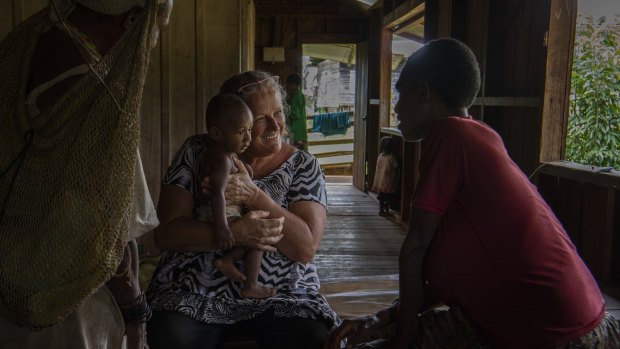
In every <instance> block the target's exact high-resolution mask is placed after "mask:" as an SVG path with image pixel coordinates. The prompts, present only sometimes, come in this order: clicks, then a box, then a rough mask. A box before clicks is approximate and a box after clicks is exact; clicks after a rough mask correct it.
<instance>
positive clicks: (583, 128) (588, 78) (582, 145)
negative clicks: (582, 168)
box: [566, 16, 620, 169]
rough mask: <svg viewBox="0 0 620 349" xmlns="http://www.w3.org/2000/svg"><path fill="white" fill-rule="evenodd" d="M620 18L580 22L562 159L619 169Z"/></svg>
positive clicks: (587, 19)
mask: <svg viewBox="0 0 620 349" xmlns="http://www.w3.org/2000/svg"><path fill="white" fill-rule="evenodd" d="M619 44H620V18H619V17H618V16H616V17H615V18H614V23H607V22H606V20H605V17H601V18H600V19H598V20H596V21H595V20H594V19H593V18H592V16H585V17H583V18H581V17H580V21H579V24H578V26H577V32H576V35H575V50H574V58H573V74H572V78H571V98H570V116H569V120H568V135H567V138H566V160H568V161H573V162H578V163H583V164H588V165H595V166H611V167H614V168H615V169H620V45H619Z"/></svg>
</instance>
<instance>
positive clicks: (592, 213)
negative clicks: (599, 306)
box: [538, 168, 620, 285]
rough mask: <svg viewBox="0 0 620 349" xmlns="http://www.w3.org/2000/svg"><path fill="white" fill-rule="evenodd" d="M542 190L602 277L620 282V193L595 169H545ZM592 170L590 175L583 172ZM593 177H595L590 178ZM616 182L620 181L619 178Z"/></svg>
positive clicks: (589, 263)
mask: <svg viewBox="0 0 620 349" xmlns="http://www.w3.org/2000/svg"><path fill="white" fill-rule="evenodd" d="M541 172H542V173H540V175H539V177H538V190H539V192H540V193H541V195H542V196H543V197H544V198H545V200H546V201H547V203H548V204H549V206H550V207H551V208H552V209H553V211H554V212H555V214H556V216H557V217H558V219H559V220H560V222H561V223H562V225H563V226H564V228H565V229H566V232H567V233H568V235H569V237H570V239H571V240H572V242H573V244H575V246H576V247H577V250H578V252H579V255H580V256H581V258H582V259H583V260H584V262H585V263H586V264H587V265H588V268H589V269H590V271H591V272H592V274H593V275H594V276H595V277H596V278H597V279H598V280H599V281H603V282H606V283H610V284H612V285H619V284H620V248H619V247H620V204H619V203H620V201H618V200H620V195H619V194H620V193H619V192H618V190H617V189H616V184H617V183H616V184H613V183H605V182H603V181H600V180H597V179H596V177H597V176H596V175H592V173H591V171H582V172H575V171H573V172H571V173H567V171H565V170H563V169H561V168H559V169H558V168H556V169H553V168H552V169H547V168H544V169H543V170H541ZM587 172H590V173H588V176H584V175H583V174H586V173H587ZM590 177H593V178H590ZM616 182H619V181H618V180H616Z"/></svg>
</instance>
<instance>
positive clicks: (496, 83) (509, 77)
mask: <svg viewBox="0 0 620 349" xmlns="http://www.w3.org/2000/svg"><path fill="white" fill-rule="evenodd" d="M549 16H550V5H549V2H548V1H517V0H508V1H502V2H497V1H495V2H494V1H491V2H490V7H489V30H488V41H487V46H486V51H487V54H486V76H485V78H486V80H485V92H486V96H488V97H507V96H511V97H538V98H539V99H540V104H539V106H538V107H534V108H532V107H519V106H501V107H485V110H484V121H485V122H487V123H488V124H489V125H491V126H492V127H493V128H494V129H495V130H497V131H498V132H499V134H500V135H501V136H502V138H503V139H504V143H505V145H506V149H507V150H508V153H509V154H510V156H511V157H512V159H513V160H514V161H515V162H516V163H517V164H518V165H519V166H520V167H521V169H522V170H523V171H524V172H525V173H527V174H529V173H531V172H533V171H534V170H535V169H536V167H538V164H539V153H540V135H541V123H542V121H541V120H542V97H543V95H544V86H545V69H546V48H545V47H544V39H545V33H546V32H547V30H548V28H549Z"/></svg>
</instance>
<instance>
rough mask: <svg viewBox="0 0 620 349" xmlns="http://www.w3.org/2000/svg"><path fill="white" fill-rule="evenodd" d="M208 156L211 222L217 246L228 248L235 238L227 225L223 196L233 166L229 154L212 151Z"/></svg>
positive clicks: (231, 245)
mask: <svg viewBox="0 0 620 349" xmlns="http://www.w3.org/2000/svg"><path fill="white" fill-rule="evenodd" d="M212 155H213V156H210V159H209V160H210V161H211V170H210V171H209V172H210V173H209V176H210V178H211V183H212V188H213V191H212V192H211V209H212V211H213V222H214V223H215V231H216V232H217V239H218V246H219V248H220V249H222V250H228V249H230V248H232V247H233V245H234V243H235V239H234V238H233V235H232V232H231V231H230V228H229V227H228V220H227V218H226V199H225V197H224V189H226V183H227V182H228V175H229V174H230V170H231V168H232V167H233V162H232V159H231V158H230V156H228V154H226V153H221V152H220V153H215V152H214V153H212Z"/></svg>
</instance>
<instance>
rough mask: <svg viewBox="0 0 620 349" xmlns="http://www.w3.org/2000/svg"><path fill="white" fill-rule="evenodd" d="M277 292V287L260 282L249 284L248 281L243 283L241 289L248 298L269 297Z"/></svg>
mask: <svg viewBox="0 0 620 349" xmlns="http://www.w3.org/2000/svg"><path fill="white" fill-rule="evenodd" d="M276 292H277V290H276V289H275V288H271V287H267V286H263V285H259V284H249V283H248V282H246V283H245V284H244V285H243V289H242V290H241V294H242V295H243V297H246V298H269V297H272V296H275V295H276Z"/></svg>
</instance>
